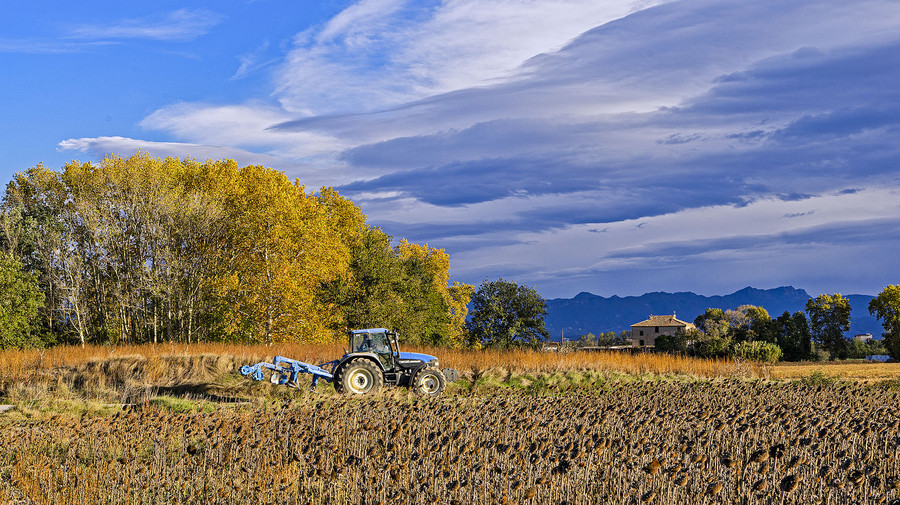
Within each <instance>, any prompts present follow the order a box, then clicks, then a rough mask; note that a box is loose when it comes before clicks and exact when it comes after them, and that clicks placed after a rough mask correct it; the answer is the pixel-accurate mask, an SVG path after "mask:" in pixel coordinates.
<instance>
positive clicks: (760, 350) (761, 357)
mask: <svg viewBox="0 0 900 505" xmlns="http://www.w3.org/2000/svg"><path fill="white" fill-rule="evenodd" d="M731 354H732V356H735V357H739V358H744V359H750V360H753V361H764V362H767V363H775V362H777V361H778V360H780V359H781V348H780V347H778V346H777V345H775V344H772V343H770V342H762V341H759V340H757V341H754V342H737V343H736V344H734V347H733V348H732V351H731Z"/></svg>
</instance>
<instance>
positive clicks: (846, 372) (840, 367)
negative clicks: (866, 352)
mask: <svg viewBox="0 0 900 505" xmlns="http://www.w3.org/2000/svg"><path fill="white" fill-rule="evenodd" d="M770 373H771V377H772V378H773V379H798V378H803V377H808V376H810V375H812V374H822V375H823V376H824V377H829V378H835V379H844V380H852V381H858V382H876V381H883V380H892V379H900V363H876V362H872V363H861V362H858V361H854V362H849V363H816V362H804V363H783V364H778V365H775V366H773V367H772V368H771V369H770Z"/></svg>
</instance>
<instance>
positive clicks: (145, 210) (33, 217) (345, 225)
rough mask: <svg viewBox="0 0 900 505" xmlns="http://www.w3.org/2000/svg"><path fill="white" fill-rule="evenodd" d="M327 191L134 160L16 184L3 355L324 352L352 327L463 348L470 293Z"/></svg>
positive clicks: (221, 164) (3, 233)
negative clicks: (218, 348)
mask: <svg viewBox="0 0 900 505" xmlns="http://www.w3.org/2000/svg"><path fill="white" fill-rule="evenodd" d="M448 272H449V257H448V256H447V254H446V253H445V252H444V251H443V250H440V249H435V248H431V247H429V246H427V245H424V246H422V245H417V244H412V243H409V242H406V241H400V243H399V244H398V245H397V246H395V247H392V245H391V237H390V236H388V235H386V234H385V233H383V232H382V231H381V230H380V229H378V228H376V227H372V226H369V225H368V224H367V223H366V217H365V216H364V215H363V214H362V212H361V211H360V209H359V208H358V207H357V206H355V205H354V204H353V203H352V202H351V201H349V200H347V199H345V198H342V197H341V196H340V195H338V193H337V192H336V191H334V190H332V189H330V188H323V189H321V190H320V191H319V192H318V193H316V194H313V193H309V192H307V190H306V188H305V187H304V186H303V185H301V184H300V183H299V182H291V181H290V180H288V179H287V177H285V176H284V174H282V173H281V172H278V171H275V170H272V169H269V168H266V167H262V166H246V167H238V165H237V164H236V163H235V162H234V161H233V160H223V161H210V162H206V163H198V162H196V161H194V160H190V159H183V160H181V159H177V158H166V159H156V158H152V157H150V156H149V155H147V154H144V153H138V154H136V155H134V156H132V157H130V158H121V157H108V158H106V159H105V160H104V161H103V162H102V163H101V164H99V165H94V164H91V163H78V162H72V163H69V164H67V165H66V166H65V167H64V168H63V169H61V170H60V171H52V170H49V169H47V168H45V167H43V166H42V165H38V166H36V167H33V168H31V169H29V170H26V171H24V172H22V173H19V174H16V176H15V178H14V179H13V180H12V181H11V182H10V183H9V184H8V186H7V188H6V193H5V195H4V198H3V201H2V208H0V296H2V297H3V309H2V311H0V347H21V346H40V345H47V344H52V343H55V342H78V343H81V344H85V343H113V344H117V343H144V342H162V341H168V342H171V341H180V342H197V341H208V340H217V341H222V340H229V341H246V342H265V343H271V342H275V341H287V340H301V341H313V342H314V341H327V340H332V339H334V338H336V337H337V336H338V335H339V334H340V333H341V332H342V330H343V329H344V328H346V327H365V326H387V327H391V328H397V329H399V330H400V331H401V335H404V336H405V340H406V341H407V342H412V343H432V344H442V345H464V344H465V343H466V331H465V327H464V324H465V319H466V314H467V308H466V307H467V304H468V302H469V300H470V298H471V296H472V294H473V292H474V288H473V287H472V286H468V285H464V284H459V283H453V284H450V283H449V273H448Z"/></svg>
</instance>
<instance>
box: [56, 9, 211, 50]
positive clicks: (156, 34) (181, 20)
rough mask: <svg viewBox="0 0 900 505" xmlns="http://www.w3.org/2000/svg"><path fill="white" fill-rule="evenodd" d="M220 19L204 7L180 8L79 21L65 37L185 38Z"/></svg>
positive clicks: (195, 35) (170, 39) (196, 34)
mask: <svg viewBox="0 0 900 505" xmlns="http://www.w3.org/2000/svg"><path fill="white" fill-rule="evenodd" d="M221 21H222V16H221V15H219V14H216V13H214V12H211V11H208V10H203V9H196V10H191V9H179V10H176V11H172V12H168V13H165V14H160V15H155V16H147V17H142V18H133V19H122V20H118V21H114V22H112V23H97V24H82V25H78V26H75V27H73V28H72V29H71V30H69V32H68V34H67V38H70V39H77V40H126V39H145V40H164V41H175V42H181V41H187V40H193V39H195V38H197V37H200V36H202V35H205V34H206V33H207V32H209V30H210V29H212V27H214V26H215V25H217V24H219V22H221Z"/></svg>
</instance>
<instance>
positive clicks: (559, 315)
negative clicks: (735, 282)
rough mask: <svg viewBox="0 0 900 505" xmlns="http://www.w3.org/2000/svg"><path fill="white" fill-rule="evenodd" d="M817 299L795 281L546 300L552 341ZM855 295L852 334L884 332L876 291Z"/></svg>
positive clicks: (790, 307)
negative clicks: (663, 318) (875, 309)
mask: <svg viewBox="0 0 900 505" xmlns="http://www.w3.org/2000/svg"><path fill="white" fill-rule="evenodd" d="M810 298H812V297H811V296H810V295H809V294H808V293H807V292H806V291H804V290H802V289H796V288H794V287H791V286H782V287H780V288H774V289H755V288H751V287H746V288H744V289H742V290H740V291H735V292H734V293H731V294H730V295H722V296H702V295H698V294H696V293H691V292H682V293H661V292H656V293H646V294H643V295H641V296H626V297H624V298H623V297H619V296H611V297H609V298H605V297H602V296H597V295H593V294H591V293H579V294H578V295H576V296H575V297H574V298H555V299H551V300H547V319H546V322H547V329H548V330H549V331H550V334H551V338H552V339H553V340H560V338H561V337H562V336H563V332H565V337H566V338H576V337H578V336H579V335H584V334H585V333H593V334H594V335H598V334H600V333H603V332H607V331H616V332H619V331H622V330H630V329H631V325H632V324H634V323H638V322H640V321H643V320H645V319H647V317H648V316H650V315H651V314H654V315H664V314H672V313H674V314H675V315H676V316H677V317H678V319H681V320H682V321H687V322H693V321H694V318H696V317H697V316H699V315H700V314H703V313H704V312H705V311H706V309H707V308H710V307H713V308H719V309H722V310H726V309H734V308H737V307H738V306H740V305H748V304H749V305H756V306H759V307H763V308H764V309H766V310H767V311H768V312H769V315H770V316H772V317H773V318H775V317H778V316H780V315H781V314H782V313H784V311H788V312H790V313H792V314H793V313H794V312H797V311H802V310H804V308H805V307H806V300H808V299H810ZM847 298H848V299H849V300H850V307H851V309H852V312H851V313H850V331H849V332H847V333H848V335H856V334H859V333H871V334H872V335H874V336H876V337H879V338H880V337H881V331H882V328H881V325H880V324H878V321H877V320H876V319H875V318H873V317H872V316H870V315H869V307H868V306H869V300H871V299H872V298H874V297H873V296H871V295H847Z"/></svg>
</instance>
